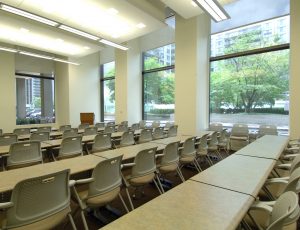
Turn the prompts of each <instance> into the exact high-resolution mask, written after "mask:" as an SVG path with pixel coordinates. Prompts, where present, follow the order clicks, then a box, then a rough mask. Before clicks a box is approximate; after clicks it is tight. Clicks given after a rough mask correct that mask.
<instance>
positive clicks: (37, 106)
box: [32, 97, 41, 108]
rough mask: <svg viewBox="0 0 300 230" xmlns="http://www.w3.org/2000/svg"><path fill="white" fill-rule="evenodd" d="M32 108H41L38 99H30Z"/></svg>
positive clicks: (39, 99)
mask: <svg viewBox="0 0 300 230" xmlns="http://www.w3.org/2000/svg"><path fill="white" fill-rule="evenodd" d="M32 101H33V105H34V108H41V98H40V97H33V99H32Z"/></svg>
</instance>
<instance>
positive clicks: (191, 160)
mask: <svg viewBox="0 0 300 230" xmlns="http://www.w3.org/2000/svg"><path fill="white" fill-rule="evenodd" d="M179 150H180V152H179V162H180V167H182V166H184V165H187V164H193V165H194V166H195V168H196V170H197V171H198V172H201V171H202V169H201V167H200V165H199V164H198V161H197V155H196V153H197V152H196V149H195V138H194V137H190V138H188V139H186V140H185V142H184V143H183V147H180V148H179Z"/></svg>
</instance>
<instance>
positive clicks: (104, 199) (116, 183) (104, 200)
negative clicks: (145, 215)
mask: <svg viewBox="0 0 300 230" xmlns="http://www.w3.org/2000/svg"><path fill="white" fill-rule="evenodd" d="M121 161H122V155H121V156H118V157H114V158H111V159H108V160H104V161H102V162H100V163H99V164H97V166H96V167H95V168H94V170H93V173H92V177H91V178H87V179H82V180H77V181H76V182H75V185H78V186H80V185H86V184H87V185H88V186H87V188H86V189H85V190H81V191H80V192H79V191H77V189H76V186H73V193H74V195H75V197H76V200H77V202H78V204H79V207H80V209H81V218H82V221H83V224H84V228H85V229H88V226H87V223H86V219H85V216H84V211H86V209H87V208H91V209H94V210H95V209H97V208H99V207H102V206H104V205H107V204H109V203H110V202H112V201H113V200H115V199H116V198H117V197H119V198H120V200H121V202H122V204H123V206H124V208H125V210H126V212H129V210H128V208H127V206H126V204H125V202H124V200H123V198H122V195H121V193H120V191H121V186H122V176H121ZM95 211H97V210H95Z"/></svg>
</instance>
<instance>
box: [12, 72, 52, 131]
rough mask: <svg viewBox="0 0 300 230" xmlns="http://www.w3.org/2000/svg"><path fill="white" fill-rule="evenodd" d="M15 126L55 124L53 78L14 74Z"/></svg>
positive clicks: (39, 75) (20, 73) (22, 73)
mask: <svg viewBox="0 0 300 230" xmlns="http://www.w3.org/2000/svg"><path fill="white" fill-rule="evenodd" d="M16 92H17V119H16V124H17V125H25V124H44V123H55V111H54V76H43V75H42V74H37V73H24V72H18V73H16Z"/></svg>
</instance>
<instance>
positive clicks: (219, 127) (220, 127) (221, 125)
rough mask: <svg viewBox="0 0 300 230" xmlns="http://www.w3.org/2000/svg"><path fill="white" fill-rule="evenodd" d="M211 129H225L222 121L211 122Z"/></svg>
mask: <svg viewBox="0 0 300 230" xmlns="http://www.w3.org/2000/svg"><path fill="white" fill-rule="evenodd" d="M209 130H211V131H217V132H222V131H223V124H222V123H211V124H210V125H209Z"/></svg>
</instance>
